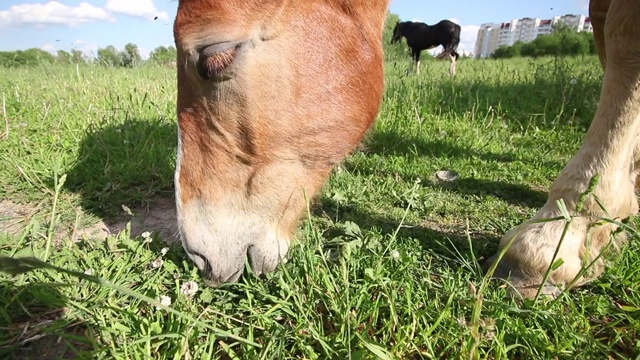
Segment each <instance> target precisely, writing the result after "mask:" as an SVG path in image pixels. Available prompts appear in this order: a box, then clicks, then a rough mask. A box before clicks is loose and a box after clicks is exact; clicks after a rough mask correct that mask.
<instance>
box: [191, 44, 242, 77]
mask: <svg viewBox="0 0 640 360" xmlns="http://www.w3.org/2000/svg"><path fill="white" fill-rule="evenodd" d="M240 45H241V44H238V43H228V42H227V43H220V44H214V45H210V46H207V47H205V48H203V49H202V50H200V57H199V60H198V72H199V74H200V77H202V78H203V79H205V80H210V79H213V78H216V77H218V76H219V75H220V74H221V73H222V72H223V71H224V70H225V69H226V68H227V67H228V66H229V65H231V63H232V62H233V60H234V59H235V58H236V55H237V53H238V49H239V47H240Z"/></svg>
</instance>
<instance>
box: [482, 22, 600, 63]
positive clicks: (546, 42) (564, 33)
mask: <svg viewBox="0 0 640 360" xmlns="http://www.w3.org/2000/svg"><path fill="white" fill-rule="evenodd" d="M595 53H596V50H595V42H594V41H593V35H592V34H591V33H587V32H577V31H576V30H575V29H573V28H571V27H569V26H567V25H565V24H557V25H555V26H554V31H553V32H552V33H551V34H549V35H541V36H538V37H537V38H535V39H534V40H533V41H532V42H529V43H521V42H516V43H515V44H513V46H501V47H500V48H498V49H496V51H495V52H494V53H493V54H492V55H491V56H492V57H493V58H505V57H513V56H527V57H538V56H577V55H586V54H595Z"/></svg>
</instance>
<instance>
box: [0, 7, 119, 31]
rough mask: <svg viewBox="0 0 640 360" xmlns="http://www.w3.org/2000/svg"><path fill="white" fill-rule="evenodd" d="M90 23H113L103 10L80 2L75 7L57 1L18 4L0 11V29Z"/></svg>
mask: <svg viewBox="0 0 640 360" xmlns="http://www.w3.org/2000/svg"><path fill="white" fill-rule="evenodd" d="M92 21H115V18H114V17H113V16H112V15H111V14H109V12H107V11H106V10H105V9H103V8H99V7H96V6H93V5H91V4H89V3H86V2H82V3H80V4H78V5H77V6H67V5H63V4H61V3H59V2H57V1H49V2H47V3H44V4H39V3H38V4H20V5H13V6H11V7H9V9H8V10H3V11H0V27H8V26H33V25H35V26H45V25H68V26H77V25H80V24H84V23H88V22H92Z"/></svg>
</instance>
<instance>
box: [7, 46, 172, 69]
mask: <svg viewBox="0 0 640 360" xmlns="http://www.w3.org/2000/svg"><path fill="white" fill-rule="evenodd" d="M175 61H176V48H175V47H173V46H159V47H157V48H155V49H154V50H153V51H152V52H151V53H150V54H149V58H148V59H147V60H142V57H141V56H140V50H139V49H138V46H137V45H135V44H132V43H129V44H127V45H125V46H124V49H122V50H119V49H117V48H116V47H114V46H112V45H109V46H106V47H104V48H100V49H98V51H97V53H96V56H95V57H87V56H85V55H84V53H83V52H82V51H80V50H77V49H74V50H71V52H68V51H65V50H58V51H57V53H56V54H55V55H53V54H51V53H49V52H48V51H45V50H42V49H37V48H32V49H27V50H15V51H0V66H4V67H18V66H34V65H40V64H64V65H70V64H73V65H75V64H89V63H93V64H98V65H101V66H108V67H130V68H131V67H136V66H140V65H144V64H147V63H148V64H157V65H165V66H168V65H172V64H174V63H175Z"/></svg>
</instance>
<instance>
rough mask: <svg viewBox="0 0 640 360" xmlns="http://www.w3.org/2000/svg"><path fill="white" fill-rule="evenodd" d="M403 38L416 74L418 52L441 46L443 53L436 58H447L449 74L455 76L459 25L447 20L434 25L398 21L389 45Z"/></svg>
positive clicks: (418, 68)
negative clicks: (414, 63) (414, 64)
mask: <svg viewBox="0 0 640 360" xmlns="http://www.w3.org/2000/svg"><path fill="white" fill-rule="evenodd" d="M403 36H404V37H405V38H406V39H407V45H409V47H410V48H411V57H412V58H413V60H414V61H415V62H416V72H417V73H418V74H419V73H420V52H421V51H422V50H425V49H433V48H434V47H436V46H440V45H442V47H443V48H444V51H443V52H442V53H441V54H440V55H438V56H437V58H439V59H442V58H444V57H445V56H448V57H449V59H450V60H451V66H450V67H449V72H450V73H451V75H455V73H456V61H457V60H458V57H459V55H458V53H457V52H456V49H457V48H458V44H459V43H460V25H458V24H456V23H454V22H452V21H449V20H442V21H440V22H439V23H437V24H435V25H427V24H425V23H421V22H413V21H404V22H400V21H398V22H397V23H396V26H395V28H393V37H392V38H391V43H392V44H395V43H396V42H398V41H400V39H401V38H402V37H403Z"/></svg>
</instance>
